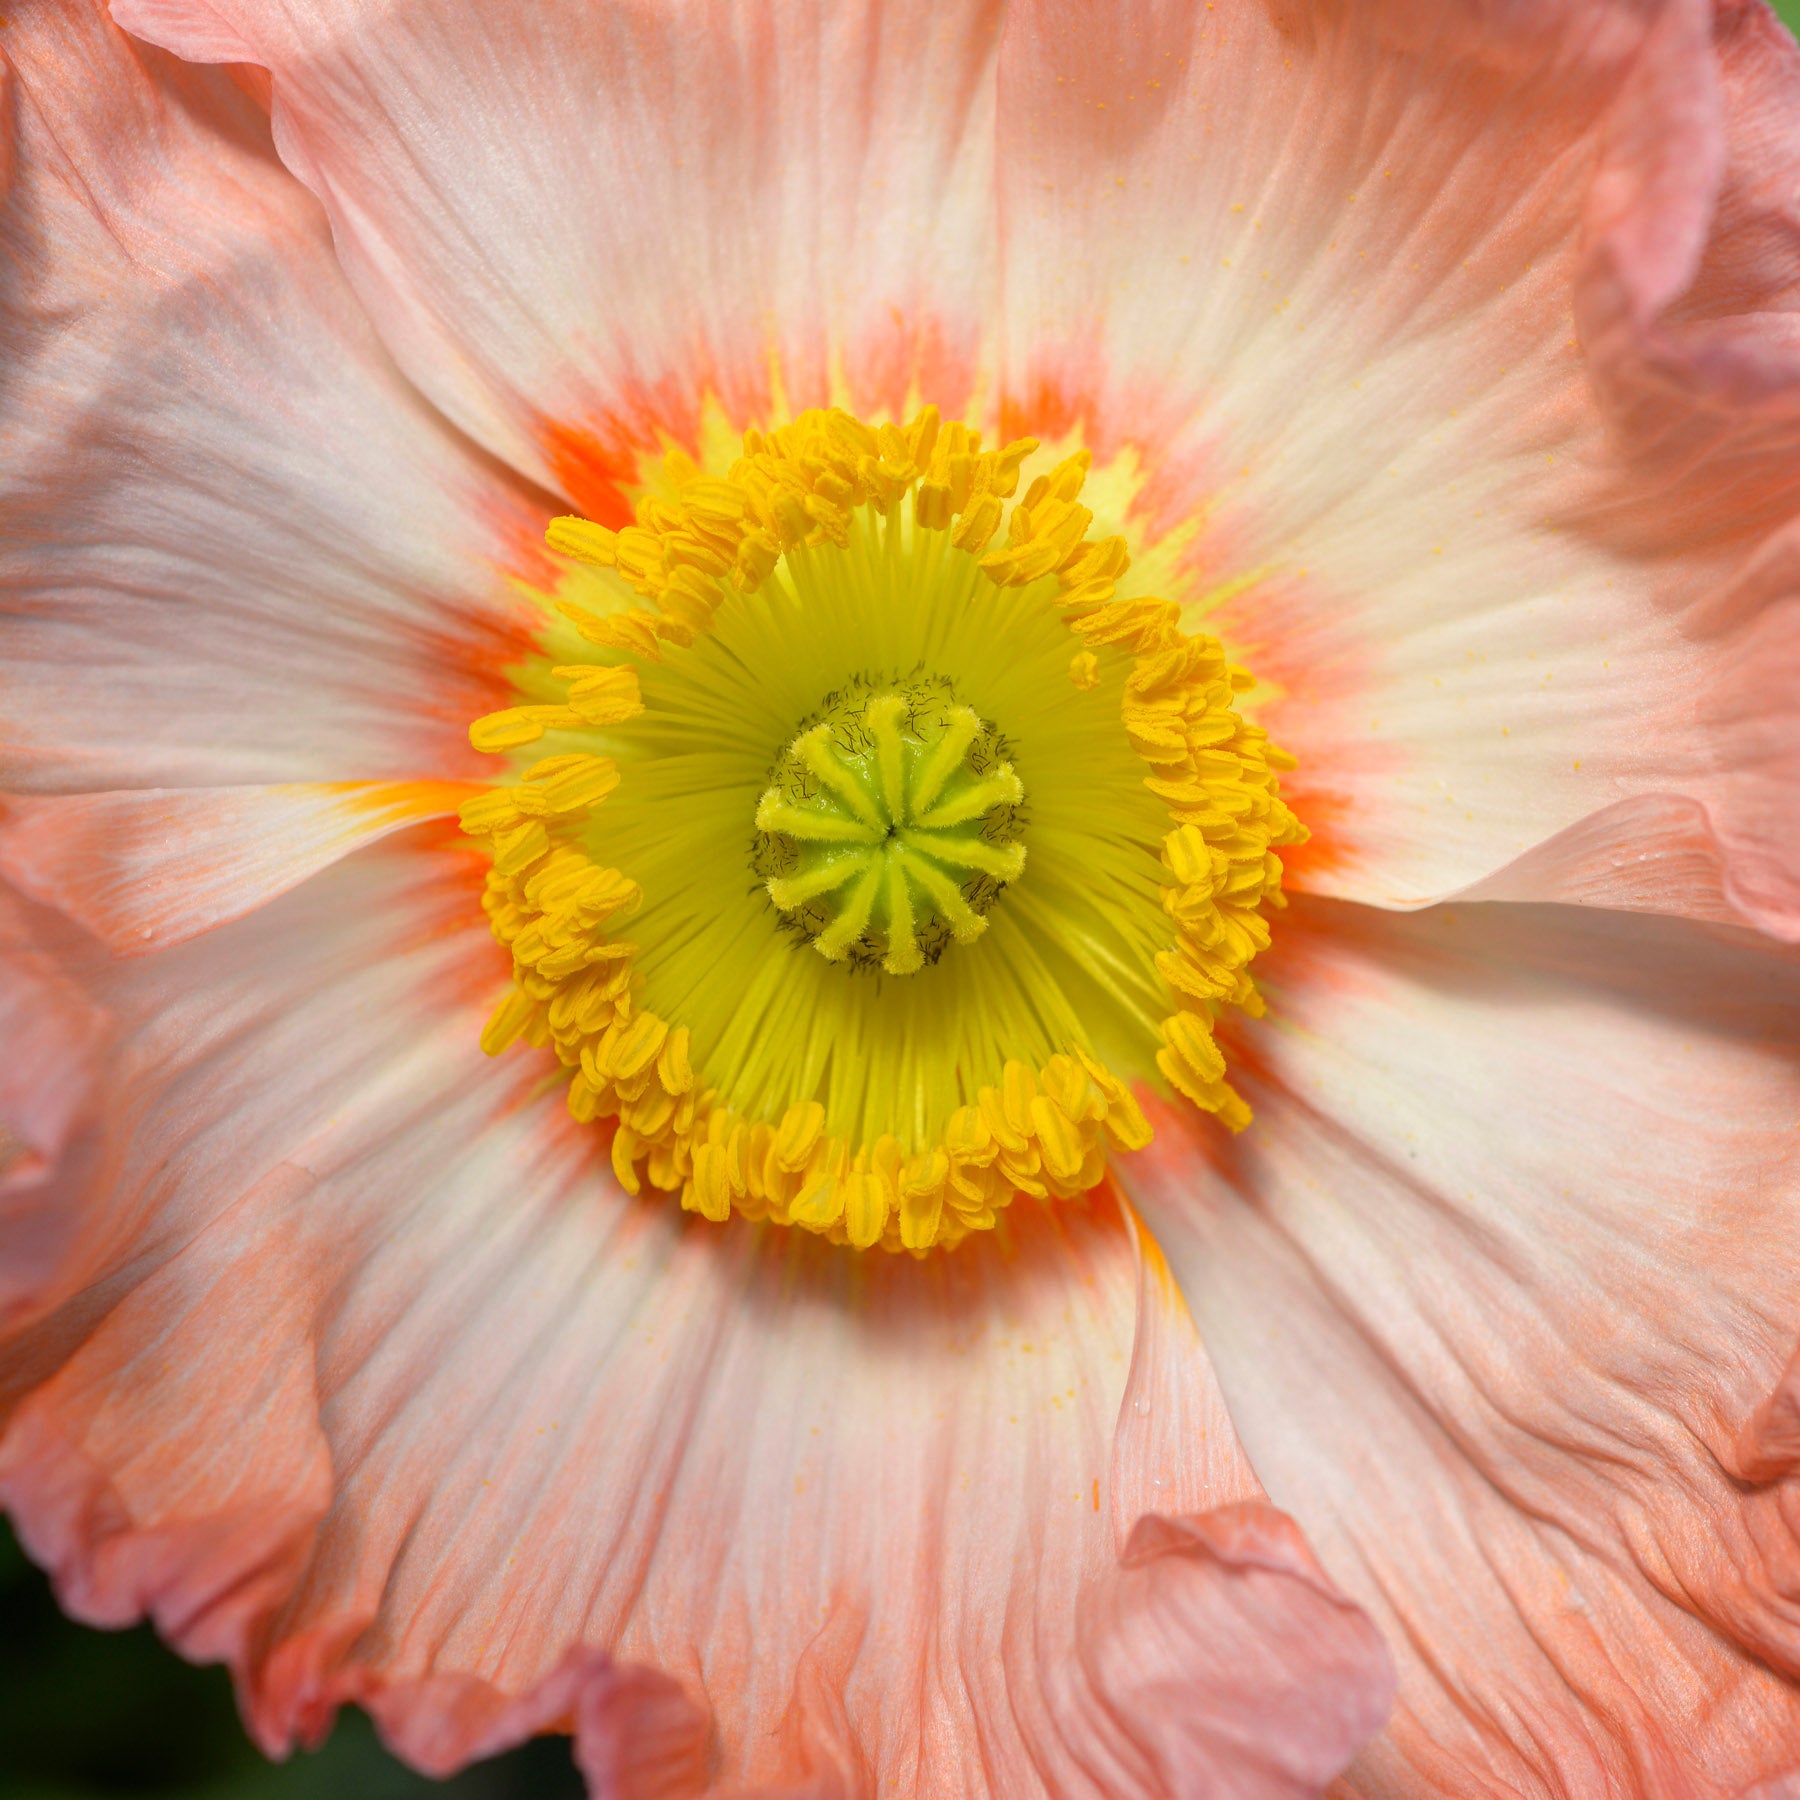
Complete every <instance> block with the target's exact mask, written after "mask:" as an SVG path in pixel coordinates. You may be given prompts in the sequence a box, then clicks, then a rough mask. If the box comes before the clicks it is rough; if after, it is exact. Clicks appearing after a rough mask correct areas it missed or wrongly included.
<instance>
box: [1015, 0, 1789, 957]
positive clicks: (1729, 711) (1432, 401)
mask: <svg viewBox="0 0 1800 1800" xmlns="http://www.w3.org/2000/svg"><path fill="white" fill-rule="evenodd" d="M1000 94H1001V100H1000V114H999V126H998V131H999V139H1000V144H1001V150H1000V169H1001V180H1002V207H1003V212H1004V216H1005V220H1006V229H1005V233H1004V243H1005V247H1006V250H1005V262H1004V266H1003V284H1002V292H1003V297H1004V339H1005V343H1006V345H1007V356H1008V364H1007V378H1006V379H1007V393H1008V399H1007V406H1008V411H1009V415H1010V417H1011V419H1012V420H1013V421H1014V422H1015V423H1016V424H1018V425H1019V426H1021V427H1034V428H1040V429H1042V428H1048V429H1058V428H1062V427H1064V426H1067V425H1069V424H1072V423H1080V424H1081V425H1082V427H1083V429H1084V431H1085V432H1086V434H1087V436H1088V438H1089V439H1090V441H1092V442H1093V443H1095V444H1096V445H1097V446H1098V447H1099V448H1100V449H1101V450H1102V451H1103V452H1106V451H1110V450H1113V449H1117V448H1120V447H1125V448H1130V449H1133V450H1135V451H1136V452H1137V454H1138V455H1139V457H1140V459H1141V460H1142V462H1143V464H1144V466H1145V468H1146V469H1147V470H1148V472H1149V482H1148V486H1147V487H1146V489H1145V490H1144V493H1143V494H1142V496H1141V500H1140V505H1141V509H1142V515H1141V522H1142V523H1143V525H1144V527H1145V529H1146V530H1147V531H1150V532H1152V533H1155V532H1159V531H1170V530H1179V531H1181V532H1182V533H1183V534H1184V535H1183V536H1182V537H1181V539H1180V540H1179V541H1180V544H1181V552H1182V555H1183V557H1184V567H1185V570H1186V576H1185V583H1186V585H1185V590H1184V593H1183V595H1182V597H1183V598H1184V599H1186V600H1187V601H1189V602H1190V603H1191V605H1192V607H1193V609H1194V611H1195V612H1196V613H1205V614H1206V615H1207V616H1208V617H1210V619H1211V620H1212V622H1213V624H1214V626H1215V628H1219V629H1222V630H1223V631H1224V632H1225V634H1226V635H1227V637H1228V638H1229V639H1230V640H1231V641H1233V642H1234V643H1235V644H1236V645H1237V646H1238V647H1239V649H1240V650H1241V652H1242V654H1243V655H1244V657H1245V659H1246V661H1248V662H1249V663H1250V665H1251V666H1252V667H1253V668H1254V669H1255V671H1256V672H1257V673H1258V674H1259V675H1261V676H1262V677H1263V678H1264V679H1265V681H1266V682H1267V683H1268V684H1269V686H1268V688H1267V689H1265V695H1266V701H1265V704H1264V705H1263V706H1262V708H1261V711H1260V713H1259V717H1261V718H1262V720H1263V721H1264V722H1265V723H1266V724H1267V725H1268V726H1269V728H1270V730H1271V731H1272V733H1273V734H1274V736H1275V737H1276V739H1277V740H1278V741H1279V742H1281V743H1282V744H1284V745H1285V747H1287V748H1288V749H1290V750H1291V751H1293V752H1294V753H1295V754H1296V755H1297V756H1298V757H1299V759H1300V768H1299V770H1298V771H1297V773H1296V774H1295V775H1294V776H1293V777H1292V778H1291V780H1289V781H1287V782H1284V788H1286V789H1288V790H1289V791H1291V793H1292V795H1293V797H1294V800H1295V804H1296V806H1297V808H1298V810H1299V811H1300V813H1301V815H1302V817H1303V818H1305V819H1306V821H1307V822H1308V824H1309V825H1311V827H1312V828H1313V831H1314V835H1315V842H1314V844H1313V845H1312V846H1311V847H1310V848H1309V849H1308V851H1306V852H1305V853H1303V854H1301V855H1297V856H1296V857H1295V858H1294V859H1293V874H1294V879H1295V881H1296V882H1297V883H1298V884H1302V885H1305V886H1308V887H1311V888H1313V889H1315V890H1316V891H1321V892H1327V893H1334V894H1340V895H1347V896H1350V897H1352V898H1356V899H1361V900H1366V901H1371V902H1374V903H1377V904H1380V905H1384V906H1410V905H1416V904H1419V903H1421V902H1423V901H1426V900H1429V899H1434V898H1441V897H1444V896H1446V895H1450V894H1455V893H1458V892H1460V891H1462V890H1463V889H1465V888H1468V887H1470V886H1471V884H1473V883H1476V882H1479V881H1482V880H1483V879H1485V878H1488V877H1490V876H1493V875H1495V874H1496V872H1497V871H1499V870H1501V869H1503V868H1506V869H1509V870H1510V886H1511V888H1512V889H1517V888H1519V887H1520V886H1521V885H1522V884H1524V883H1525V882H1526V881H1527V880H1528V879H1530V878H1535V877H1537V876H1540V875H1542V876H1545V877H1547V879H1546V883H1545V885H1544V886H1541V887H1539V888H1537V889H1536V890H1535V893H1534V895H1533V896H1531V897H1538V898H1550V897H1578V898H1582V899H1584V900H1587V901H1589V902H1591V903H1598V904H1605V905H1632V904H1638V903H1640V901H1641V900H1642V899H1643V898H1644V893H1645V890H1644V888H1643V886H1642V884H1641V883H1635V882H1634V880H1633V879H1632V876H1631V874H1630V872H1629V870H1627V872H1626V874H1625V878H1624V879H1623V880H1621V881H1619V882H1618V883H1616V884H1611V885H1609V884H1608V883H1606V882H1604V881H1596V880H1595V879H1593V868H1592V867H1590V869H1589V871H1588V876H1587V878H1585V879H1584V881H1583V882H1582V883H1581V886H1582V892H1581V893H1580V894H1579V895H1576V896H1564V895H1562V894H1559V889H1558V886H1557V883H1556V881H1555V878H1554V877H1555V873H1556V871H1555V869H1554V868H1553V867H1552V868H1549V869H1546V867H1545V866H1544V863H1543V861H1542V860H1541V859H1540V860H1537V861H1534V860H1532V858H1533V855H1534V853H1535V852H1536V851H1537V850H1538V848H1539V847H1540V846H1542V845H1544V844H1545V843H1546V842H1547V841H1549V840H1553V839H1555V838H1557V837H1558V835H1559V834H1561V833H1564V832H1567V831H1571V830H1580V831H1583V832H1585V834H1586V842H1587V847H1588V848H1590V849H1595V848H1596V847H1598V846H1600V845H1601V844H1602V843H1603V841H1604V842H1607V843H1610V844H1611V848H1612V850H1613V851H1616V854H1617V858H1618V860H1619V861H1620V862H1621V863H1631V862H1634V861H1636V860H1637V859H1638V858H1639V857H1640V856H1642V855H1645V854H1647V855H1649V856H1650V858H1651V859H1652V860H1653V861H1656V862H1659V863H1660V862H1668V861H1680V860H1681V859H1682V858H1683V857H1684V856H1685V854H1686V851H1685V849H1684V844H1685V842H1686V840H1687V839H1688V838H1689V837H1691V836H1692V835H1693V831H1694V829H1696V828H1697V829H1699V830H1700V831H1702V832H1703V833H1704V834H1705V835H1706V836H1708V837H1709V838H1710V839H1711V841H1712V843H1713V844H1714V845H1715V846H1716V848H1717V851H1718V855H1719V859H1720V860H1719V868H1718V872H1717V875H1716V877H1715V878H1713V879H1711V880H1709V881H1702V882H1700V883H1699V885H1698V886H1691V885H1687V884H1684V883H1679V882H1670V881H1666V880H1662V879H1660V878H1658V879H1657V880H1656V881H1655V882H1654V883H1653V884H1652V887H1651V889H1650V892H1651V895H1652V897H1653V898H1654V899H1655V901H1656V902H1657V903H1658V904H1659V905H1669V904H1674V905H1677V906H1679V907H1680V908H1681V909H1682V910H1684V911H1691V912H1697V913H1699V914H1700V915H1702V916H1714V915H1717V914H1720V913H1724V914H1727V915H1729V916H1731V917H1733V918H1736V919H1738V920H1740V921H1745V922H1754V923H1756V924H1758V925H1760V926H1763V927H1765V928H1767V929H1769V930H1771V931H1774V932H1776V933H1778V934H1780V935H1783V936H1789V937H1792V936H1797V935H1800V838H1797V837H1796V835H1795V834H1794V832H1793V831H1792V829H1791V820H1792V817H1793V815H1794V812H1795V808H1796V800H1797V797H1800V711H1797V710H1796V708H1795V707H1794V704H1793V698H1792V696H1793V693H1794V691H1795V688H1796V684H1797V682H1800V661H1797V660H1796V658H1797V655H1800V652H1796V649H1795V646H1796V644H1800V631H1797V630H1796V629H1795V616H1796V615H1795V608H1796V605H1797V604H1800V602H1797V600H1796V595H1797V593H1800V587H1797V584H1796V579H1795V574H1794V570H1795V567H1796V563H1795V552H1794V550H1793V548H1792V544H1793V541H1794V539H1793V533H1794V531H1795V530H1796V529H1797V528H1800V527H1797V526H1796V524H1795V521H1796V515H1797V513H1800V474H1797V473H1796V471H1797V470H1800V331H1797V330H1796V329H1795V326H1794V324H1793V321H1794V319H1795V317H1796V311H1795V308H1796V302H1797V300H1800V287H1797V285H1796V278H1795V256H1794V249H1793V246H1794V244H1795V241H1796V234H1797V232H1800V210H1797V202H1796V199H1795V195H1796V193H1797V192H1800V188H1797V186H1796V175H1797V173H1800V126H1796V124H1795V120H1796V118H1800V111H1797V110H1796V100H1797V98H1800V51H1796V49H1795V46H1794V44H1793V41H1792V39H1791V38H1790V37H1789V36H1788V35H1787V33H1786V32H1785V31H1784V30H1783V29H1782V28H1781V27H1780V26H1779V25H1778V24H1777V23H1776V22H1775V20H1774V18H1773V17H1772V15H1770V14H1769V13H1768V11H1767V9H1766V8H1764V7H1762V6H1760V5H1745V4H1738V3H1735V0H1724V3H1722V4H1720V6H1719V7H1718V9H1717V12H1716V15H1715V13H1714V11H1713V9H1712V8H1711V7H1710V6H1709V5H1707V4H1706V3H1705V0H1670V3H1669V4H1667V5H1663V6H1660V7H1654V8H1643V7H1635V6H1628V5H1623V4H1615V3H1614V0H1581V3H1579V4H1571V3H1570V0H1543V3H1538V4H1530V3H1528V4H1524V5H1519V6H1510V7H1506V8H1498V9H1496V8H1493V7H1477V6H1474V5H1462V4H1450V5H1442V6H1439V5H1430V6H1427V5H1423V4H1413V3H1412V0H1401V3H1396V4H1392V5H1370V6H1346V5H1340V4H1336V3H1335V0H1302V3H1301V4H1298V5H1285V4H1283V5H1276V4H1272V3H1271V4H1267V5H1264V4H1258V3H1256V0H1243V3H1241V4H1234V5H1219V6H1216V7H1214V6H1207V7H1199V6H1190V5H1186V4H1180V3H1175V0H1170V3H1168V4H1158V5H1150V6H1146V7H1138V8H1126V9H1120V8H1116V7H1111V6H1107V5H1104V4H1084V5H1061V4H1042V5H1027V6H1025V7H1023V8H1021V9H1019V11H1018V12H1016V13H1015V14H1014V15H1013V18H1012V21H1011V23H1010V24H1009V28H1008V35H1007V39H1006V44H1005V49H1004V53H1003V57H1002V68H1001V77H1000ZM1626 801H1629V802H1633V803H1634V805H1633V807H1631V808H1628V809H1627V810H1626V811H1624V812H1617V811H1614V810H1612V809H1613V808H1615V807H1616V806H1617V805H1618V804H1619V803H1621V802H1626ZM1643 807H1649V808H1651V809H1652V813H1655V812H1656V810H1657V809H1660V816H1661V818H1662V822H1663V825H1666V826H1667V828H1668V830H1667V834H1666V835H1665V833H1664V832H1663V830H1662V829H1661V827H1658V828H1657V829H1656V830H1654V831H1652V832H1651V833H1650V835H1649V837H1648V839H1646V835H1645V833H1646V827H1647V823H1648V815H1646V813H1645V812H1644V811H1643V810H1642V808H1643ZM1696 821H1698V825H1697V827H1696V825H1695V822H1696ZM1612 833H1618V834H1619V835H1618V836H1617V838H1616V839H1613V838H1609V834H1612ZM1607 853H1608V852H1607V851H1606V850H1605V849H1601V850H1600V851H1599V854H1600V856H1601V858H1602V860H1603V859H1604V856H1605V855H1606V854H1607ZM1555 860H1556V859H1555V858H1554V857H1553V858H1551V859H1550V861H1551V863H1552V864H1554V862H1555Z"/></svg>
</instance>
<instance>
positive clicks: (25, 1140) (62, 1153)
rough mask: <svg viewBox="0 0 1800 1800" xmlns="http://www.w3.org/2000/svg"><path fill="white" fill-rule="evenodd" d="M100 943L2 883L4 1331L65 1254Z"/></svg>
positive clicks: (87, 1105) (99, 1015)
mask: <svg viewBox="0 0 1800 1800" xmlns="http://www.w3.org/2000/svg"><path fill="white" fill-rule="evenodd" d="M93 960H94V946H93V945H92V944H91V943H90V942H88V941H86V939H85V934H83V933H82V932H80V931H78V930H77V929H76V928H75V927H74V926H72V925H70V924H69V923H68V921H67V920H65V919H63V918H62V917H60V916H59V915H58V914H56V913H54V912H52V911H50V910H49V909H48V908H46V907H40V906H34V905H33V904H32V903H31V901H30V900H29V899H27V898H26V897H25V896H24V895H22V894H18V893H15V892H14V891H13V890H12V889H11V888H9V887H7V886H6V885H5V884H4V883H0V1045H4V1046H5V1051H4V1054H0V1244H4V1246H5V1250H4V1254H0V1332H3V1331H4V1330H5V1328H6V1327H7V1326H8V1325H9V1324H11V1323H13V1321H14V1319H15V1317H16V1316H18V1315H19V1314H21V1313H22V1312H23V1311H24V1310H25V1309H26V1307H27V1306H28V1304H29V1301H30V1298H31V1296H32V1295H33V1294H34V1293H35V1292H36V1290H37V1289H38V1288H39V1287H40V1286H41V1285H42V1284H43V1283H44V1282H45V1281H46V1280H47V1279H48V1277H49V1274H50V1271H51V1270H53V1269H54V1268H55V1267H56V1266H57V1264H58V1263H59V1262H60V1261H61V1260H62V1259H63V1257H64V1256H65V1255H66V1254H67V1251H68V1246H69V1238H70V1234H71V1230H72V1227H73V1225H74V1223H75V1220H76V1218H77V1214H76V1211H75V1208H74V1206H73V1205H72V1204H71V1202H70V1190H71V1187H72V1186H73V1185H77V1184H79V1183H80V1181H81V1180H82V1179H84V1178H85V1176H86V1175H87V1174H88V1172H89V1167H88V1158H87V1156H86V1155H85V1154H84V1151H85V1150H86V1148H87V1146H86V1145H85V1143H84V1140H83V1137H82V1127H83V1125H84V1123H85V1122H88V1121H89V1120H90V1119H91V1116H92V1113H93V1108H94V1089H95V1084H96V1082H97V1081H98V1079H99V1076H100V1072H101V1068H102V1065H103V1062H104V1057H105V1051H106V1046H107V1043H108V1041H109V1039H110V1036H111V1027H112V1021H111V1019H110V1018H109V1017H108V1015H107V1013H106V1010H105V1008H104V1007H102V1006H101V1005H100V1004H99V1003H98V1002H97V1001H96V1000H95V998H94V997H93V994H92V992H91V991H90V986H89V984H88V983H87V982H86V981H85V980H84V979H83V974H84V971H85V970H86V969H88V968H90V967H91V966H92V963H93Z"/></svg>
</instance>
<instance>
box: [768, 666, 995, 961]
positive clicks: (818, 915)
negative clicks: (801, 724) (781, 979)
mask: <svg viewBox="0 0 1800 1800" xmlns="http://www.w3.org/2000/svg"><path fill="white" fill-rule="evenodd" d="M822 710H823V714H824V716H822V717H821V718H819V719H817V720H816V721H815V722H813V723H812V724H810V725H808V726H807V727H806V729H805V730H803V731H802V732H801V733H800V734H799V736H798V737H796V738H795V739H794V741H793V743H792V744H791V745H789V747H788V749H787V751H786V752H785V753H784V754H783V756H782V757H781V759H780V761H779V762H777V763H776V765H775V767H774V769H773V770H772V771H771V777H770V783H769V786H768V787H767V788H766V789H765V790H764V792H763V796H762V798H761V800H760V801H758V803H757V808H756V829H757V833H758V837H757V843H756V851H755V855H754V857H753V859H752V866H753V867H754V868H755V870H756V873H757V874H758V876H760V877H761V878H762V879H763V881H764V883H765V885H766V886H767V888H768V893H769V898H770V900H771V901H772V902H773V903H774V905H775V907H776V909H777V911H779V912H781V913H782V914H784V915H785V916H786V918H787V919H788V921H789V922H790V924H792V925H793V926H794V927H795V928H796V929H797V930H799V931H800V932H802V933H803V934H804V935H805V936H806V937H807V938H809V939H810V940H811V942H812V946H813V948H814V949H815V950H817V951H818V952H819V954H820V955H821V956H823V957H824V958H825V959H826V960H827V961H828V962H847V963H849V964H850V965H851V966H852V967H862V968H872V967H875V966H879V967H880V968H882V969H883V970H885V971H886V972H887V973H888V974H889V975H912V974H916V973H917V972H918V971H919V970H920V969H923V968H925V967H926V966H928V965H929V964H931V963H935V962H936V961H937V960H938V958H939V957H940V956H942V955H943V953H944V950H945V947H946V946H947V945H948V944H950V943H951V942H953V941H954V942H956V943H959V944H970V943H973V942H974V941H975V939H976V938H978V937H980V936H981V934H982V933H983V932H984V931H985V930H986V929H987V913H988V911H989V909H990V908H991V907H992V906H993V904H994V902H995V901H996V900H997V899H998V898H999V897H1000V892H1001V889H1002V888H1003V887H1004V886H1005V884H1006V883H1007V882H1009V881H1017V880H1018V878H1019V876H1020V874H1021V872H1022V871H1023V870H1024V867H1025V846H1024V845H1023V844H1022V843H1020V842H1019V838H1020V835H1021V832H1022V825H1023V816H1022V812H1021V805H1022V802H1023V801H1024V798H1025V789H1024V786H1023V784H1022V783H1021V782H1020V780H1019V777H1018V776H1017V775H1016V774H1015V773H1014V771H1013V766H1012V764H1011V763H1010V762H1006V761H1004V760H1002V758H1001V756H1000V752H999V746H998V740H997V738H996V736H995V733H994V731H993V730H992V728H991V727H990V726H988V725H986V724H984V723H983V721H982V719H981V716H980V715H979V714H978V713H976V712H975V711H973V710H972V709H971V708H970V707H967V706H963V705H959V704H958V703H957V702H956V700H955V698H954V695H953V690H952V689H951V686H950V683H949V682H947V681H943V680H935V681H934V680H931V679H929V678H926V679H915V680H914V681H912V682H909V683H907V684H905V685H904V686H899V687H889V688H884V689H883V690H882V691H880V692H878V693H874V694H872V695H865V694H864V693H861V692H855V691H853V692H852V693H850V694H846V695H839V696H834V698H833V700H832V702H831V703H829V704H828V705H827V706H826V707H825V708H824V709H822Z"/></svg>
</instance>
